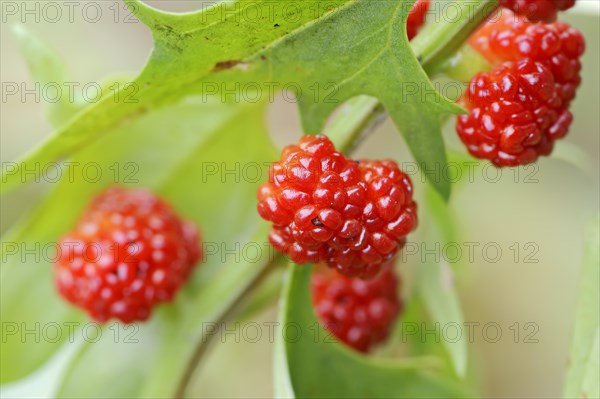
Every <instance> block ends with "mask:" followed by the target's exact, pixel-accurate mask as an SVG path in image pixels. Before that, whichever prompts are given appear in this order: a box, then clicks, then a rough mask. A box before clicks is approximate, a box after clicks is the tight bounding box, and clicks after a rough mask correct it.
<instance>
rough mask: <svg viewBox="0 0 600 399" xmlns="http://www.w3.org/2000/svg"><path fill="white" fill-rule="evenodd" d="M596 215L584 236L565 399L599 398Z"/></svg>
mask: <svg viewBox="0 0 600 399" xmlns="http://www.w3.org/2000/svg"><path fill="white" fill-rule="evenodd" d="M598 242H600V215H597V216H596V217H595V218H594V220H593V221H592V222H591V223H590V225H589V226H588V228H587V230H586V234H585V252H584V256H583V266H582V268H581V278H580V283H579V284H580V285H579V298H578V302H577V310H576V313H575V327H574V330H573V340H572V343H571V354H570V356H569V363H568V364H569V368H568V369H567V376H566V381H565V386H564V390H563V397H565V398H597V397H599V396H600V392H599V390H600V389H599V380H598V362H599V359H600V349H599V346H598V341H599V340H600V249H599V246H598Z"/></svg>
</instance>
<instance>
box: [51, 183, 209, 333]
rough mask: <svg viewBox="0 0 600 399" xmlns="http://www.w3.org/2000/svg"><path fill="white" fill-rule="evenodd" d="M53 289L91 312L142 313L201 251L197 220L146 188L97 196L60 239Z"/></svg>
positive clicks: (183, 276)
mask: <svg viewBox="0 0 600 399" xmlns="http://www.w3.org/2000/svg"><path fill="white" fill-rule="evenodd" d="M60 248H61V252H60V257H59V259H58V261H57V262H56V264H55V282H56V285H57V287H58V290H59V292H60V294H61V295H62V296H63V297H64V298H66V299H67V300H68V301H70V302H71V303H73V304H75V305H77V306H79V307H81V308H83V309H84V310H86V311H87V312H88V313H89V315H90V317H92V318H93V319H95V320H97V321H100V322H105V321H107V320H109V319H111V318H116V319H119V320H121V321H123V322H125V323H131V322H134V321H141V320H145V319H147V318H148V317H149V316H150V313H151V309H152V307H153V306H154V305H155V304H157V303H159V302H166V301H170V300H171V299H172V298H173V296H174V295H175V293H176V292H177V290H178V289H179V288H180V287H181V286H182V285H183V284H184V283H185V281H186V280H187V278H188V276H189V274H190V272H191V270H192V268H193V266H194V264H195V263H196V262H197V261H198V260H199V258H200V256H201V252H200V247H199V235H198V231H197V229H196V227H195V226H194V225H193V224H192V223H190V222H186V221H182V220H181V219H180V218H179V217H178V216H177V215H176V214H175V213H174V211H173V209H172V208H171V207H170V206H169V205H168V204H167V203H165V202H164V201H162V200H161V199H159V198H157V197H156V196H154V195H153V194H152V193H150V192H148V191H146V190H141V189H137V190H127V189H124V188H121V187H114V188H110V189H108V190H106V191H105V192H103V193H101V194H100V195H99V196H97V197H96V198H95V199H94V200H93V201H92V202H91V204H90V205H89V207H88V208H87V209H86V211H85V212H84V214H83V215H82V217H81V218H80V220H79V221H78V223H77V225H76V227H75V228H74V230H73V231H71V232H70V233H68V234H67V235H66V236H64V237H63V238H62V240H61V241H60Z"/></svg>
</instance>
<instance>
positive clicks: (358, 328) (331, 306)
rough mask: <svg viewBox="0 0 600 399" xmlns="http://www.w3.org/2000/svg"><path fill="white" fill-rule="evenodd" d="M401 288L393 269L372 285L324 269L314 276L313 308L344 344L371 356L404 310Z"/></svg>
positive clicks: (375, 279) (387, 269)
mask: <svg viewBox="0 0 600 399" xmlns="http://www.w3.org/2000/svg"><path fill="white" fill-rule="evenodd" d="M398 285H399V282H398V278H397V277H396V275H395V273H394V270H393V269H392V268H391V267H389V266H386V267H385V268H384V270H383V271H382V273H381V274H380V275H378V276H377V277H375V278H374V279H372V280H369V281H363V280H360V279H354V278H349V277H346V276H344V275H342V274H340V273H337V272H336V271H334V270H331V269H329V270H327V269H325V268H323V270H316V271H315V272H314V273H313V276H312V295H313V304H314V307H315V311H316V313H317V316H318V317H319V319H320V320H321V323H323V325H324V326H325V327H326V328H327V329H329V330H330V331H331V332H332V333H333V334H334V335H335V336H336V337H337V338H338V339H339V340H340V341H342V342H344V343H345V344H347V345H348V346H350V347H352V348H354V349H356V350H358V351H360V352H368V351H369V350H370V349H371V348H372V347H373V346H375V345H376V344H378V343H380V342H382V341H384V340H385V339H386V338H387V336H388V335H389V332H390V329H391V326H392V325H393V323H394V321H395V319H396V317H397V316H398V313H399V312H400V310H401V307H402V305H401V302H400V299H399V297H398Z"/></svg>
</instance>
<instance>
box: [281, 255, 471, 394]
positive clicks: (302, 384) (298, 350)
mask: <svg viewBox="0 0 600 399" xmlns="http://www.w3.org/2000/svg"><path fill="white" fill-rule="evenodd" d="M311 270H312V267H310V266H302V267H299V266H297V265H290V267H289V276H288V280H287V282H286V284H285V287H284V291H283V298H282V301H281V309H280V320H279V323H280V324H279V327H280V328H279V333H278V334H277V335H276V337H277V339H278V341H277V342H276V353H275V383H276V385H275V389H276V392H275V393H276V396H277V397H279V396H282V397H298V398H304V397H319V398H416V397H426V398H433V397H467V396H469V395H470V393H469V392H465V390H464V388H462V386H461V385H460V384H458V383H457V382H456V381H454V380H453V379H452V378H450V377H448V376H447V375H445V373H444V370H443V367H442V362H438V361H437V359H435V358H425V357H423V358H412V359H398V360H390V359H386V360H384V359H376V358H373V357H367V356H363V355H360V354H358V353H357V352H354V351H351V350H350V349H347V348H346V347H344V346H342V345H341V344H339V343H337V342H334V341H333V340H332V338H331V337H330V334H329V333H328V332H326V331H325V330H324V329H323V328H322V327H321V326H320V324H319V323H318V322H317V320H316V318H315V315H314V312H313V307H312V303H311V300H310V275H311ZM292 395H293V396H292Z"/></svg>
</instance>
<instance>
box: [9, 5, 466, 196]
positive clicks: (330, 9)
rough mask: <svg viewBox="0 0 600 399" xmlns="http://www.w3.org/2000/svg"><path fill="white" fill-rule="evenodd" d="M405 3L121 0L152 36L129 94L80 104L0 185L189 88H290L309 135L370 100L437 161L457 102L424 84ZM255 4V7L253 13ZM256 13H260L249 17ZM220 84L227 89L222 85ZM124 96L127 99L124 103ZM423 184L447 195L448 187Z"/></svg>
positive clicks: (430, 162) (264, 92)
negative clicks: (166, 6) (182, 9)
mask: <svg viewBox="0 0 600 399" xmlns="http://www.w3.org/2000/svg"><path fill="white" fill-rule="evenodd" d="M413 3H414V0H378V1H376V2H373V1H370V0H331V1H327V2H321V1H316V2H315V1H306V2H296V3H294V6H293V7H290V3H289V2H288V1H287V0H238V1H234V2H220V3H218V4H216V5H213V6H210V7H206V8H204V9H203V10H201V11H198V12H194V13H189V14H182V15H176V14H170V13H165V12H162V11H159V10H155V9H153V8H151V7H149V6H147V5H146V4H144V3H143V2H141V1H138V0H128V1H127V4H128V5H129V6H130V8H131V9H132V10H133V12H134V13H135V14H136V16H137V17H138V18H139V19H140V20H141V21H142V22H144V23H145V24H146V25H147V26H148V27H149V28H150V29H151V30H152V33H153V37H154V42H155V47H154V50H153V52H152V54H151V56H150V59H149V61H148V63H147V65H146V66H145V68H144V70H143V71H142V72H141V74H140V76H139V77H138V78H137V79H136V81H135V87H136V88H137V89H139V91H138V92H136V94H135V96H134V98H128V97H127V96H125V95H123V96H120V97H119V99H118V100H117V101H115V99H114V98H113V97H112V96H111V97H107V98H104V99H103V100H101V101H100V102H98V103H97V104H95V105H94V106H93V107H89V108H87V109H86V110H84V111H83V112H81V113H80V114H79V116H78V117H77V118H75V119H74V120H72V121H71V123H70V124H69V125H67V126H65V127H64V128H63V129H61V130H59V131H58V132H56V133H55V134H54V135H53V136H52V137H51V138H50V139H49V140H48V141H46V142H45V143H43V145H42V146H41V147H39V148H37V149H36V150H34V151H33V152H31V153H30V154H29V155H27V156H26V157H25V158H24V160H23V161H24V163H19V164H18V165H17V166H16V168H15V167H14V165H11V168H10V169H7V168H5V169H4V170H3V180H2V185H3V188H4V190H8V189H10V188H12V187H14V186H15V185H17V184H18V183H19V182H20V176H21V173H20V171H21V170H22V168H24V167H26V165H27V164H32V163H35V162H39V163H40V164H42V165H44V164H46V163H48V162H51V161H55V160H57V159H62V158H64V157H65V156H70V155H72V154H73V153H74V152H75V151H77V150H79V149H80V148H82V147H84V146H86V145H89V143H91V142H92V141H94V140H96V139H98V137H100V136H102V134H103V133H104V132H105V131H106V129H107V128H109V127H112V126H115V125H118V124H120V123H124V122H129V121H132V120H134V119H136V118H138V117H140V116H141V115H143V114H145V113H147V112H149V111H150V110H152V109H155V108H157V107H160V106H164V105H166V104H170V103H172V102H174V101H177V100H178V99H180V98H181V97H182V96H184V95H187V94H190V93H203V94H207V93H221V94H222V95H223V96H224V97H229V98H230V101H231V95H230V94H225V92H222V91H223V90H231V88H232V87H234V88H235V87H237V88H242V89H243V90H241V92H242V93H244V91H245V90H244V89H247V88H248V87H250V85H251V87H258V88H259V92H258V96H259V97H262V98H263V99H265V98H268V97H270V96H271V93H272V92H273V91H277V90H281V89H283V90H284V91H285V92H287V93H288V94H287V95H288V96H291V95H292V93H294V94H295V97H296V99H297V102H298V105H299V108H300V111H301V118H302V121H303V125H304V128H305V130H306V132H307V133H317V132H319V131H320V130H321V129H322V127H323V125H324V122H325V120H326V118H327V117H328V115H329V114H330V113H331V111H333V110H334V109H335V108H336V107H337V106H338V105H339V104H341V103H342V102H343V101H345V100H347V99H350V98H352V97H355V96H357V95H360V94H366V95H371V96H374V97H377V98H378V99H379V100H381V102H382V103H383V105H384V106H385V107H386V109H387V111H388V113H389V114H390V116H391V118H392V119H393V120H394V122H395V123H396V125H397V126H398V128H399V130H400V131H401V132H402V134H403V135H404V138H405V139H406V142H407V143H408V145H409V147H410V148H411V151H412V153H413V155H414V157H415V159H416V160H417V162H419V163H420V164H423V166H424V167H426V168H436V167H438V168H439V167H440V165H443V164H445V162H446V155H445V151H444V144H443V140H442V137H441V133H440V118H441V115H443V114H448V113H460V112H461V108H460V107H458V106H456V105H455V104H453V103H451V102H449V101H447V100H446V99H445V98H443V97H442V96H441V95H440V94H439V93H438V92H437V91H436V90H435V89H434V87H433V85H432V84H431V82H430V81H429V79H428V77H427V75H426V74H425V72H424V71H423V69H422V68H421V66H420V64H419V62H418V61H417V59H416V57H415V56H414V54H413V52H412V50H411V48H410V46H409V42H408V39H407V36H406V32H405V23H406V17H407V15H408V11H409V10H410V8H411V6H412V4H413ZM257 10H258V11H257ZM251 12H252V14H250V15H255V14H254V13H258V15H260V16H261V17H259V18H250V17H248V13H251ZM227 85H229V86H227ZM127 100H129V101H127ZM432 184H433V185H434V186H435V187H436V189H437V190H438V191H439V192H440V193H441V195H442V196H444V197H446V198H447V197H448V195H449V192H450V184H449V183H448V182H447V181H444V180H443V179H442V180H434V181H432Z"/></svg>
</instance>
